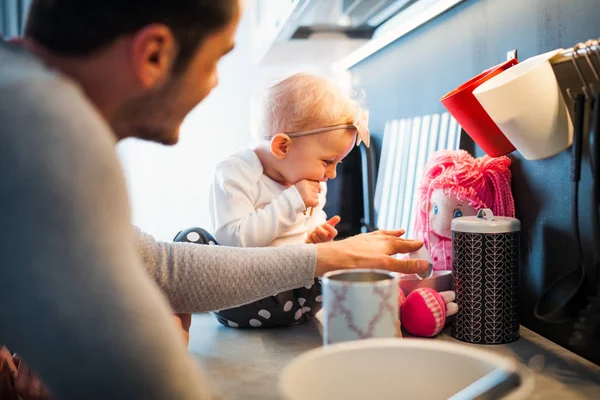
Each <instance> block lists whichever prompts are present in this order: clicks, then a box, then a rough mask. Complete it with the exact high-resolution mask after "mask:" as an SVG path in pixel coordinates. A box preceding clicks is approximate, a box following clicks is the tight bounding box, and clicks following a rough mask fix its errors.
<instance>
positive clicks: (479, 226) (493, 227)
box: [452, 208, 521, 233]
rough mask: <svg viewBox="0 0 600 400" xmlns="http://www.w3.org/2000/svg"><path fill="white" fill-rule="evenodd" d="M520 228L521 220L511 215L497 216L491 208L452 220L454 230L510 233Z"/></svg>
mask: <svg viewBox="0 0 600 400" xmlns="http://www.w3.org/2000/svg"><path fill="white" fill-rule="evenodd" d="M520 230H521V221H519V220H518V219H516V218H510V217H496V216H494V213H492V210H490V209H489V208H483V209H481V210H479V211H478V212H477V216H475V217H459V218H455V219H453V220H452V231H453V232H465V233H508V232H519V231H520Z"/></svg>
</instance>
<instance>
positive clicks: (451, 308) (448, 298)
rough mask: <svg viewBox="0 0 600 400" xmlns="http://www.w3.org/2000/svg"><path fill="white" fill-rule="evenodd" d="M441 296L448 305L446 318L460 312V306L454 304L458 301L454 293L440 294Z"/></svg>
mask: <svg viewBox="0 0 600 400" xmlns="http://www.w3.org/2000/svg"><path fill="white" fill-rule="evenodd" d="M439 295H440V296H441V297H442V299H444V303H445V304H446V316H447V317H449V316H451V315H454V314H456V313H457V312H458V304H456V303H455V302H454V300H456V293H455V292H452V291H447V292H439Z"/></svg>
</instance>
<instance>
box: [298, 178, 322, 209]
mask: <svg viewBox="0 0 600 400" xmlns="http://www.w3.org/2000/svg"><path fill="white" fill-rule="evenodd" d="M294 186H296V189H297V190H298V192H299V193H300V197H302V201H304V206H305V207H306V208H310V207H316V206H318V205H319V193H321V184H320V183H319V182H316V181H309V180H306V179H303V180H301V181H299V182H298V183H296V184H295V185H294Z"/></svg>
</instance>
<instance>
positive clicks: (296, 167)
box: [264, 74, 366, 184]
mask: <svg viewBox="0 0 600 400" xmlns="http://www.w3.org/2000/svg"><path fill="white" fill-rule="evenodd" d="M364 113H366V111H365V110H363V109H362V108H361V107H360V106H359V105H358V103H357V102H356V101H354V100H352V99H351V98H349V97H348V96H346V95H345V94H344V93H343V92H342V90H341V89H340V88H339V87H337V86H336V85H334V84H333V83H331V82H329V81H328V80H326V79H325V78H322V77H319V76H315V75H311V74H295V75H292V76H290V77H288V78H286V79H284V80H283V81H281V82H279V83H278V84H276V85H274V86H273V87H271V88H270V89H269V91H268V93H267V104H266V117H265V126H264V132H265V135H264V136H265V138H266V139H269V140H270V150H271V153H272V154H273V155H274V156H275V157H276V158H277V159H278V160H279V161H278V164H279V168H277V169H278V172H279V174H280V175H281V176H283V177H284V178H285V181H286V182H287V183H290V184H295V183H296V182H298V181H299V180H302V179H308V180H312V181H326V180H327V179H334V178H335V177H336V171H335V169H336V166H337V164H338V163H339V162H341V161H342V159H344V158H345V157H346V156H347V155H348V153H350V151H351V150H352V148H353V146H354V144H355V143H356V137H357V129H356V126H355V124H356V123H357V119H358V118H360V116H361V115H363V114H364ZM365 128H366V127H365ZM313 130H316V131H317V132H318V131H322V132H321V133H316V134H313V133H312V132H313Z"/></svg>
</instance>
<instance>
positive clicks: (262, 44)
mask: <svg viewBox="0 0 600 400" xmlns="http://www.w3.org/2000/svg"><path fill="white" fill-rule="evenodd" d="M301 2H302V1H301V0H253V1H251V2H249V8H250V7H253V10H252V11H253V26H254V29H253V36H254V37H253V40H252V41H253V53H254V56H255V61H256V62H259V61H260V60H261V59H262V58H263V57H264V55H265V54H266V53H267V52H268V51H269V49H270V48H271V46H273V44H274V43H275V41H276V40H277V37H278V36H279V33H280V32H281V30H282V29H283V27H284V26H285V25H286V23H287V21H288V20H289V18H290V16H292V14H293V12H294V11H295V10H296V8H298V7H301V5H300V3H301Z"/></svg>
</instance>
